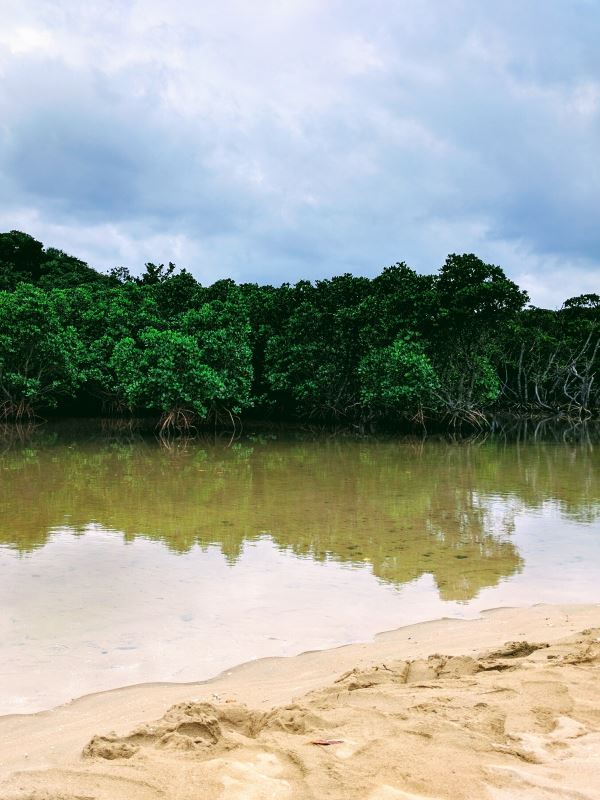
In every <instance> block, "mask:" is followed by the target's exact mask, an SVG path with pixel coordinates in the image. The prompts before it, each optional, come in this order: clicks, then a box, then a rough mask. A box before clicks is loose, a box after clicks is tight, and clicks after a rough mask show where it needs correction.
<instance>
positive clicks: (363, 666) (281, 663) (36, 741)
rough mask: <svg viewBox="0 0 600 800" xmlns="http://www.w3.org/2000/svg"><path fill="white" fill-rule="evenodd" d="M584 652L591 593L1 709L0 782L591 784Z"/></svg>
mask: <svg viewBox="0 0 600 800" xmlns="http://www.w3.org/2000/svg"><path fill="white" fill-rule="evenodd" d="M599 664H600V607H598V606H597V605H594V606H581V605H578V606H543V605H540V606H535V607H533V608H529V609H499V610H493V611H488V612H485V613H484V614H483V615H482V616H481V618H479V619H477V620H468V621H464V620H448V619H446V620H438V621H435V622H429V623H423V624H419V625H414V626H410V627H407V628H402V629H400V630H397V631H392V632H388V633H384V634H381V635H379V636H378V637H376V639H375V641H373V642H371V643H367V644H354V645H349V646H346V647H342V648H337V649H335V650H329V651H323V652H312V653H305V654H303V655H300V656H297V657H293V658H278V659H263V660H260V661H254V662H250V663H248V664H245V665H242V666H240V667H237V668H235V669H232V670H229V671H227V672H226V673H225V674H223V675H221V676H219V677H217V678H215V679H214V680H211V681H208V682H205V683H199V684H180V685H165V684H151V685H141V686H134V687H129V688H126V689H121V690H114V691H110V692H105V693H100V694H95V695H89V696H87V697H83V698H81V699H79V700H76V701H73V702H72V703H69V704H67V705H63V706H59V707H58V708H56V709H53V710H51V711H47V712H42V713H39V714H32V715H21V716H6V717H1V718H0V797H1V798H3V800H5V799H6V800H7V799H8V798H11V800H16V799H17V798H18V800H25V798H27V799H28V800H75V799H77V800H83V799H84V798H85V800H91V798H95V799H96V798H97V799H98V800H125V799H126V798H127V800H150V799H151V798H152V799H153V800H154V798H169V799H170V800H192V799H194V800H197V799H198V798H207V800H213V798H214V799H215V800H216V799H217V798H223V800H234V798H239V799H240V800H242V798H243V799H244V800H263V798H264V800H266V799H267V798H298V799H299V800H300V799H303V798H325V797H327V798H340V799H341V798H357V800H358V798H368V799H369V800H396V798H398V800H400V799H401V798H405V799H406V798H453V799H457V800H458V799H459V798H473V799H475V798H477V799H478V800H479V798H491V799H492V800H503V799H504V798H520V797H523V798H535V799H537V798H540V800H541V799H542V798H555V797H556V798H559V797H560V798H590V799H591V798H597V797H598V796H599V794H600V760H599V759H598V758H597V753H598V749H599V748H600V708H599V706H598V697H599V696H600V673H599V669H598V667H599ZM41 679H43V678H41Z"/></svg>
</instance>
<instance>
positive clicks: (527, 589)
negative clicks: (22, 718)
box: [0, 429, 600, 713]
mask: <svg viewBox="0 0 600 800" xmlns="http://www.w3.org/2000/svg"><path fill="white" fill-rule="evenodd" d="M599 452H600V450H598V448H597V447H595V446H594V445H593V444H591V443H590V442H589V441H588V442H586V443H584V444H577V443H562V442H560V441H559V442H556V441H554V442H546V443H540V442H537V443H536V442H527V441H525V442H523V441H521V442H520V443H507V442H506V441H503V440H502V439H500V438H499V439H496V440H488V441H486V442H470V443H469V442H462V443H448V442H444V441H426V442H416V441H409V440H395V441H376V440H366V441H364V440H363V441H356V440H352V439H347V438H345V439H332V438H329V439H327V438H321V439H313V440H310V441H308V440H292V439H289V438H288V439H285V440H280V439H277V438H269V437H264V436H262V437H255V438H252V437H250V438H247V439H244V440H243V441H240V442H237V443H234V444H232V445H231V446H227V441H213V442H187V443H182V442H179V443H172V444H171V445H170V446H165V445H161V444H160V443H158V442H156V441H155V440H153V439H143V438H140V437H137V438H136V437H130V438H129V439H126V438H123V437H122V436H118V437H114V436H113V437H111V436H108V435H104V436H93V437H91V436H89V435H88V436H87V437H86V436H83V437H82V436H81V435H78V436H76V435H74V434H73V433H72V432H71V433H69V431H68V430H62V431H61V430H59V431H58V432H52V431H50V430H48V429H46V431H44V432H42V433H40V434H37V435H35V436H33V437H28V438H26V439H24V440H23V441H19V440H16V439H14V438H13V439H10V440H6V441H5V442H4V444H3V452H2V454H0V713H11V712H17V711H32V710H38V709H41V708H48V707H50V706H52V705H56V704H57V703H60V702H64V701H66V700H68V699H70V698H72V697H76V696H79V695H82V694H85V693H87V692H91V691H96V690H100V689H108V688H113V687H116V686H123V685H126V684H131V683H138V682H146V681H173V680H175V681H192V680H197V679H203V678H207V677H210V676H212V675H214V674H216V673H218V672H220V671H221V670H223V669H225V668H227V667H229V666H232V665H234V664H238V663H240V662H243V661H247V660H249V659H252V658H258V657H261V656H266V655H291V654H294V653H298V652H301V651H303V650H308V649H314V648H323V647H330V646H333V645H337V644H341V643H346V642H350V641H357V640H367V639H369V638H371V637H372V636H373V635H374V634H375V633H377V632H378V631H382V630H386V629H391V628H396V627H399V626H401V625H406V624H409V623H413V622H417V621H421V620H425V619H432V618H436V617H441V616H463V617H470V616H475V615H477V613H478V612H479V611H480V610H482V609H485V608H492V607H497V606H502V605H528V604H533V603H539V602H600V456H599Z"/></svg>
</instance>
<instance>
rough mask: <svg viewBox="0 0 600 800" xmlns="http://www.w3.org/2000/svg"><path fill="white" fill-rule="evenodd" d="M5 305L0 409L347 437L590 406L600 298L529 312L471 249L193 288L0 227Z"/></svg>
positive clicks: (599, 402)
mask: <svg viewBox="0 0 600 800" xmlns="http://www.w3.org/2000/svg"><path fill="white" fill-rule="evenodd" d="M0 295H1V301H0V303H1V307H0V316H1V320H0V330H1V337H2V338H0V364H1V368H2V373H1V376H0V389H1V390H2V392H3V398H2V400H1V401H0V402H1V403H2V404H3V406H2V408H3V409H4V413H5V415H6V414H12V415H13V416H15V415H18V414H24V413H33V410H34V409H36V408H38V409H40V408H41V409H44V408H49V407H53V406H56V405H57V403H58V402H59V400H60V399H61V398H70V397H71V398H75V399H74V401H73V402H74V403H77V404H80V406H86V405H88V406H90V405H91V407H93V408H97V409H98V410H101V412H103V413H106V412H109V411H110V412H115V411H116V412H118V413H124V412H135V413H152V414H159V415H162V418H163V422H165V421H166V424H169V425H170V424H177V425H183V426H184V427H185V426H186V425H188V424H191V423H192V421H193V419H198V418H204V419H206V418H207V417H208V416H211V415H215V416H216V417H217V418H218V417H219V415H220V416H221V418H223V417H224V416H225V417H228V416H229V415H232V414H239V413H241V412H242V411H248V410H250V409H254V413H260V414H261V415H272V414H277V415H279V416H280V417H293V418H296V419H306V418H313V419H319V420H324V421H333V420H339V421H342V422H344V423H349V424H355V425H358V426H359V427H360V428H364V426H365V425H368V424H370V423H371V422H372V421H373V420H375V419H384V420H389V421H394V420H399V419H413V418H419V419H422V418H423V415H425V416H428V417H432V418H435V419H438V420H440V419H445V420H446V421H448V420H451V421H454V422H457V421H464V420H467V421H469V422H471V423H474V424H481V423H482V421H483V420H484V415H485V414H487V413H490V412H492V411H496V410H504V411H513V412H517V413H520V414H531V413H535V414H544V415H550V414H568V415H570V416H573V415H577V416H586V415H589V414H592V413H597V412H598V411H600V380H598V379H597V372H598V363H599V359H600V296H599V295H598V294H593V293H590V294H586V295H581V296H579V297H574V298H570V299H568V300H566V301H565V303H564V305H563V307H562V308H561V309H560V310H558V311H549V310H544V309H536V308H527V307H526V303H527V300H528V297H527V294H526V293H525V292H524V291H522V290H521V289H520V288H519V287H518V286H517V285H516V284H515V283H514V282H513V281H511V280H510V279H509V278H508V277H507V276H506V275H505V274H504V272H503V270H502V269H501V268H500V267H498V266H496V265H493V264H486V263H485V262H484V261H482V260H481V259H479V258H477V257H476V256H475V255H472V254H464V255H456V254H454V255H450V256H448V258H447V260H446V262H445V264H444V265H443V266H442V268H441V269H440V271H439V272H438V273H437V274H436V275H419V274H417V273H416V272H415V271H414V270H412V269H411V268H410V267H408V266H407V265H406V264H404V263H397V264H394V265H393V266H390V267H387V268H386V269H384V270H383V271H382V272H381V274H380V275H378V276H376V277H375V278H373V279H369V278H365V277H355V276H352V275H349V274H345V275H340V276H337V277H334V278H331V279H328V280H321V281H317V282H316V283H311V282H310V281H299V282H298V283H296V284H295V285H293V286H292V285H289V284H283V285H282V286H280V287H273V286H259V285H257V284H252V283H248V284H242V285H241V286H238V285H236V283H235V282H234V281H232V280H220V281H217V282H216V283H214V284H213V285H212V286H207V287H203V286H201V285H200V284H199V283H198V282H197V281H196V279H195V278H194V277H193V276H192V275H191V274H190V273H189V272H186V270H182V271H177V269H176V267H175V265H174V264H173V263H172V262H169V263H168V264H167V265H166V266H165V265H164V264H155V263H153V262H148V263H147V264H146V265H145V268H144V271H143V272H142V274H141V275H140V276H139V277H136V276H134V275H132V273H131V272H130V271H129V270H128V269H127V268H126V267H118V268H115V269H113V270H111V271H110V272H109V273H108V274H106V275H102V274H100V273H98V272H96V271H95V270H93V269H92V268H90V267H89V266H88V265H87V264H85V262H83V261H80V260H79V259H77V258H74V257H73V256H70V255H68V254H67V253H64V252H63V251H61V250H57V249H55V248H44V246H43V244H42V243H41V242H39V241H37V240H36V239H34V238H33V237H32V236H29V235H28V234H25V233H22V232H20V231H10V232H9V233H3V234H0ZM64 402H66V400H65V401H64ZM94 403H95V404H96V405H95V406H94ZM62 408H64V405H63V406H62ZM19 409H20V410H19ZM174 420H175V421H174ZM177 420H178V421H177Z"/></svg>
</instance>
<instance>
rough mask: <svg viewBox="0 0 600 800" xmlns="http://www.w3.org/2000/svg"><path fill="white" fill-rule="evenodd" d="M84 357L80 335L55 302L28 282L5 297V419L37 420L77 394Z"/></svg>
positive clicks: (1, 309) (1, 401) (0, 300)
mask: <svg viewBox="0 0 600 800" xmlns="http://www.w3.org/2000/svg"><path fill="white" fill-rule="evenodd" d="M82 354H83V353H82V347H81V342H80V340H79V337H78V335H77V331H76V330H75V328H73V327H72V326H70V325H67V326H64V325H62V324H61V320H60V318H59V315H58V314H57V310H56V305H55V302H54V301H53V298H52V297H49V296H48V295H47V294H46V293H45V292H43V291H42V290H41V289H38V288H36V287H34V286H31V285H30V284H26V283H22V284H19V285H18V286H17V288H16V289H15V291H14V292H6V291H2V292H0V392H1V397H0V415H1V416H4V417H8V418H17V419H19V418H22V417H24V416H32V415H33V414H34V412H35V411H36V409H38V408H39V407H40V406H42V405H44V406H51V407H52V406H56V404H57V402H58V399H59V397H61V396H63V395H73V394H74V392H75V391H76V390H77V388H78V387H79V385H80V384H81V382H82V380H83V372H82V369H81V366H82Z"/></svg>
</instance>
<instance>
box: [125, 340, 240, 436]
mask: <svg viewBox="0 0 600 800" xmlns="http://www.w3.org/2000/svg"><path fill="white" fill-rule="evenodd" d="M203 356H204V354H203V352H202V346H201V344H200V342H199V341H198V339H197V338H195V337H194V336H189V335H186V334H183V333H180V332H179V331H159V330H156V328H148V329H146V330H145V331H143V332H142V333H141V334H140V337H139V342H136V341H135V340H134V339H132V338H131V337H126V338H124V339H121V340H120V341H119V342H118V343H117V344H116V346H115V348H114V350H113V353H112V357H111V361H110V366H111V369H112V370H113V371H114V374H115V376H116V380H117V383H118V384H119V386H120V387H121V391H122V394H123V396H124V397H125V398H126V400H127V403H128V405H129V406H130V407H131V408H147V409H154V410H156V411H159V412H160V413H161V414H163V415H172V417H173V421H174V422H177V421H178V420H179V419H180V417H179V415H180V414H182V413H183V414H185V413H186V412H189V413H190V414H197V415H199V416H201V417H206V416H207V414H208V412H209V409H210V407H211V405H212V404H213V403H214V402H216V401H217V400H218V399H219V398H220V397H222V395H223V394H224V393H225V386H224V383H223V381H222V380H221V378H220V376H219V374H218V373H217V371H216V370H214V369H213V368H212V367H210V366H208V364H206V363H205V361H204V358H203Z"/></svg>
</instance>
